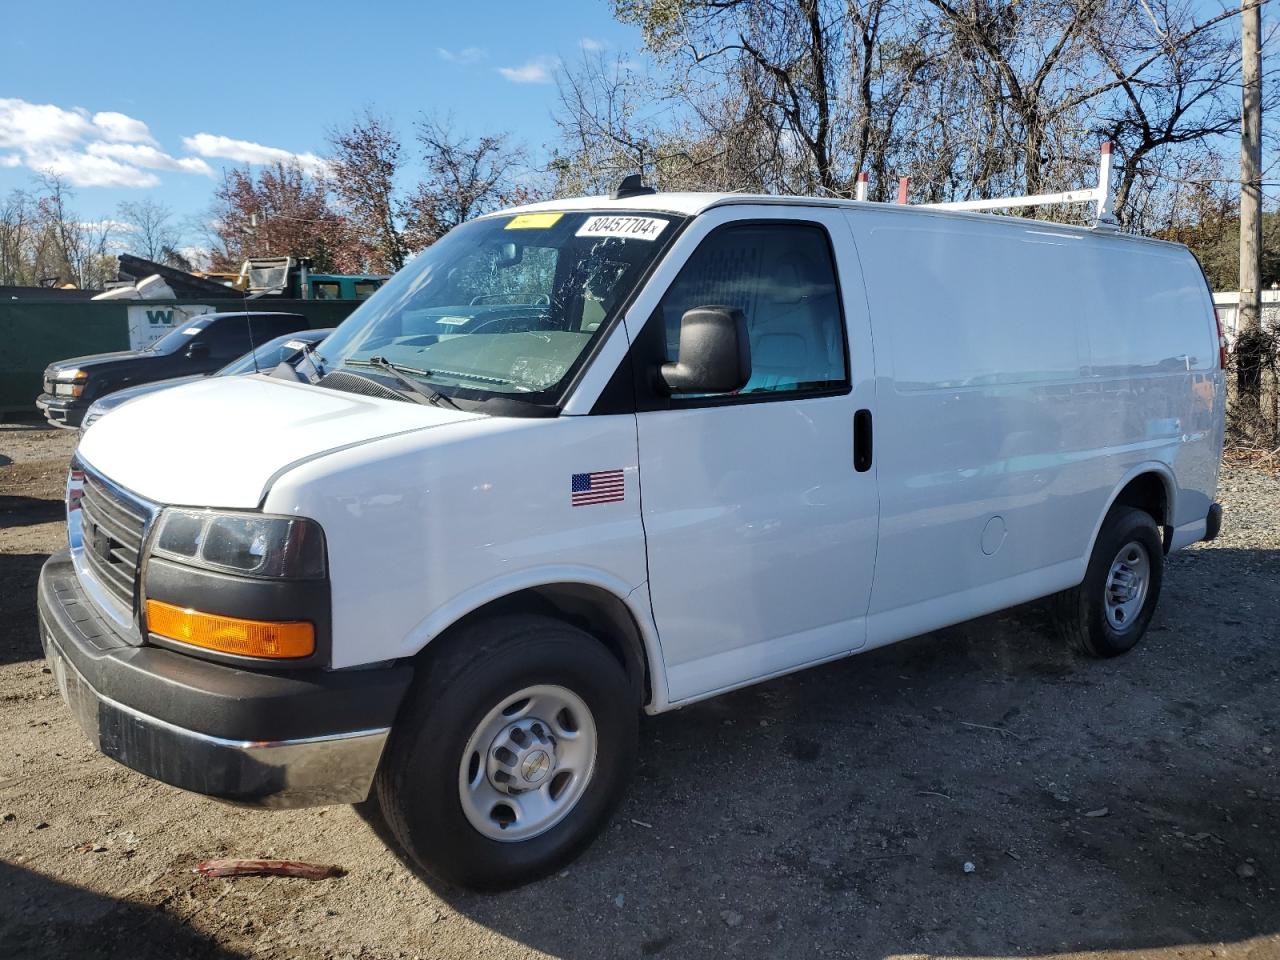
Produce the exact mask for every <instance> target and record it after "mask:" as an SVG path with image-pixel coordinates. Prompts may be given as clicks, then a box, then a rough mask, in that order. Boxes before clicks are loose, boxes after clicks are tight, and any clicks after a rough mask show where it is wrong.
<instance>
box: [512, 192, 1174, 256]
mask: <svg viewBox="0 0 1280 960" xmlns="http://www.w3.org/2000/svg"><path fill="white" fill-rule="evenodd" d="M738 204H768V205H770V206H788V207H844V208H848V209H854V210H857V209H874V210H876V211H878V212H891V213H892V215H893V216H917V217H918V216H933V217H949V218H954V219H961V220H972V221H975V222H979V223H991V222H992V221H997V222H1003V223H1007V224H1009V225H1011V226H1012V225H1019V226H1023V227H1026V226H1030V225H1035V224H1039V225H1043V226H1045V227H1050V228H1052V229H1054V230H1062V231H1070V232H1072V233H1079V234H1083V235H1085V236H1093V237H1114V238H1116V239H1119V240H1129V241H1136V242H1141V243H1155V244H1160V245H1161V246H1167V247H1183V244H1180V243H1172V242H1170V241H1168V240H1157V239H1155V238H1154V237H1144V236H1139V235H1137V234H1132V233H1121V232H1120V231H1118V230H1098V229H1095V228H1093V227H1086V226H1079V225H1076V224H1066V223H1057V222H1055V221H1052V220H1038V219H1033V218H1030V217H1012V216H1008V215H1006V214H998V213H986V212H981V211H975V210H950V209H947V208H946V207H931V206H928V205H926V204H897V203H878V202H874V201H869V200H844V199H838V198H834V197H794V196H779V195H775V194H752V193H648V194H640V195H637V196H633V197H624V198H622V199H620V200H615V199H614V198H613V197H608V196H598V197H571V198H568V199H565V200H543V201H540V202H538V203H528V204H524V205H522V206H519V207H508V208H507V209H505V210H497V211H494V212H493V213H492V214H489V216H506V215H508V214H512V213H533V212H536V211H552V210H562V211H565V212H569V211H574V210H617V211H618V212H620V213H623V212H625V213H644V212H649V213H674V214H679V215H680V216H685V217H691V216H695V215H696V214H699V213H703V212H705V211H707V210H710V209H712V208H713V207H725V206H733V205H738Z"/></svg>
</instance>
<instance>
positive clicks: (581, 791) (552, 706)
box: [376, 616, 639, 889]
mask: <svg viewBox="0 0 1280 960" xmlns="http://www.w3.org/2000/svg"><path fill="white" fill-rule="evenodd" d="M437 642H439V643H441V644H442V647H441V649H440V650H439V651H438V652H437V654H436V656H435V657H429V658H428V660H427V662H426V664H425V666H424V670H423V674H422V676H421V678H420V680H419V681H418V682H417V683H416V685H415V688H414V690H413V691H412V692H411V694H410V701H409V703H408V704H407V706H406V709H405V711H404V712H403V713H402V715H401V717H400V718H399V719H398V720H397V721H396V727H395V730H394V731H393V733H392V739H391V742H390V743H389V745H388V748H387V755H386V756H385V758H384V760H383V763H382V766H381V768H380V770H379V773H378V779H377V787H376V789H377V795H378V801H379V804H380V806H381V808H382V812H383V815H384V816H385V818H386V821H387V824H388V826H389V827H390V828H391V832H392V833H393V834H394V835H395V837H396V839H397V840H398V841H399V842H400V844H401V845H402V846H403V847H404V849H405V850H406V851H407V852H408V853H409V855H410V856H411V857H412V858H413V860H414V861H416V862H417V863H418V865H419V866H421V867H422V868H423V869H424V870H426V871H427V872H428V873H430V874H432V875H433V876H436V877H438V878H440V879H442V880H445V881H448V882H450V883H456V884H459V885H461V886H466V887H471V888H475V889H500V888H503V887H511V886H516V885H518V884H520V883H524V882H526V881H529V880H533V879H535V878H537V877H540V876H544V875H546V874H548V873H550V872H552V871H554V870H555V869H557V868H558V867H560V866H562V865H563V864H565V863H567V862H568V861H569V860H571V859H572V858H573V857H575V856H577V854H578V853H580V852H581V851H582V850H583V849H584V848H585V847H586V846H587V845H588V844H589V843H590V842H591V840H592V839H593V838H594V837H595V835H596V834H597V833H599V831H600V830H601V828H602V827H603V826H604V824H605V821H606V820H607V819H608V817H609V814H610V813H611V812H612V811H613V809H614V807H615V806H616V805H617V803H618V801H619V800H620V799H621V797H622V793H623V790H624V789H625V787H626V783H627V780H628V779H629V777H630V774H631V771H632V768H633V767H634V765H635V754H636V737H637V729H638V721H639V716H638V714H639V704H637V703H636V702H635V697H634V695H633V693H632V691H631V685H630V684H629V683H628V681H627V676H626V673H625V671H624V670H623V668H622V665H621V664H619V663H618V661H617V659H616V658H614V656H613V655H612V654H611V653H610V652H609V651H608V650H607V649H605V648H604V647H603V646H602V645H601V644H600V642H599V641H597V640H596V639H595V638H593V637H591V636H590V635H588V634H586V633H583V632H582V631H581V630H578V629H576V628H574V627H572V626H569V625H568V624H565V623H562V622H560V621H558V620H554V619H552V618H549V617H541V616H507V617H502V618H499V619H494V620H490V621H486V622H482V623H478V624H474V625H472V626H469V627H465V628H463V629H462V630H460V631H459V632H458V633H456V634H454V635H452V636H450V637H447V638H442V640H441V641H437Z"/></svg>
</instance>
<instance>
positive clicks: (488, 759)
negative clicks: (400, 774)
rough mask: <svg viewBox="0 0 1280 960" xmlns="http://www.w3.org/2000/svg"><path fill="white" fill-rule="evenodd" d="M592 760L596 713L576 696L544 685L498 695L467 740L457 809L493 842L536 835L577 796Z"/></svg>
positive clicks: (556, 820) (570, 806)
mask: <svg viewBox="0 0 1280 960" xmlns="http://www.w3.org/2000/svg"><path fill="white" fill-rule="evenodd" d="M595 761H596V725H595V719H594V717H592V715H591V710H590V709H589V708H588V707H587V705H586V703H584V702H583V700H582V698H581V697H579V696H578V695H577V694H575V693H574V692H573V691H571V690H568V689H566V688H564V687H559V686H553V685H549V684H547V685H539V686H534V687H526V688H525V689H523V690H520V691H518V692H516V693H513V694H511V695H510V696H507V697H504V698H503V699H502V701H501V702H499V703H498V705H497V706H495V707H494V708H493V709H492V710H490V711H489V712H488V713H487V714H486V715H485V717H484V719H483V720H481V721H480V723H479V725H478V726H477V727H476V729H475V732H473V733H472V734H471V738H470V739H469V740H468V741H467V747H466V749H465V750H464V751H463V753H462V760H461V764H460V766H459V770H458V795H459V798H460V799H461V801H462V811H463V813H464V814H466V817H467V820H468V821H469V822H470V823H471V825H472V826H473V827H475V828H476V829H477V830H479V831H480V833H482V834H484V835H485V836H486V837H489V838H490V839H492V840H502V841H508V842H509V841H517V840H528V839H530V838H532V837H536V836H538V835H539V834H541V833H545V832H546V831H547V830H550V829H551V828H552V827H554V826H555V825H556V824H557V823H559V822H560V821H561V820H563V819H564V818H565V816H567V815H568V813H569V811H570V810H572V809H573V808H574V806H575V805H576V804H577V802H578V800H580V799H581V797H582V794H583V792H584V791H585V790H586V787H587V784H588V783H589V782H590V780H591V775H592V773H593V772H594V770H595Z"/></svg>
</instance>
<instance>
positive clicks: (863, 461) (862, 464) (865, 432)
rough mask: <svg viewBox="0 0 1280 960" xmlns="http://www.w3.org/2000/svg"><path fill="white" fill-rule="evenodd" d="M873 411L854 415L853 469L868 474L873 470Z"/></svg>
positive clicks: (862, 411) (864, 411)
mask: <svg viewBox="0 0 1280 960" xmlns="http://www.w3.org/2000/svg"><path fill="white" fill-rule="evenodd" d="M871 449H872V434H871V411H870V410H859V411H858V412H857V413H855V414H854V415H853V469H855V470H857V471H858V472H859V473H866V472H867V471H868V470H870V469H871Z"/></svg>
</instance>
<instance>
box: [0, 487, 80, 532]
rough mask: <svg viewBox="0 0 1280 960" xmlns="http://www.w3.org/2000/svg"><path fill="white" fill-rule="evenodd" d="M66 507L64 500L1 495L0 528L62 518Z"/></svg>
mask: <svg viewBox="0 0 1280 960" xmlns="http://www.w3.org/2000/svg"><path fill="white" fill-rule="evenodd" d="M66 509H67V507H66V504H65V503H64V502H63V501H62V500H44V499H41V498H39V497H20V496H7V495H0V530H6V529H9V528H10V527H28V526H33V525H34V524H37V523H51V522H53V521H55V520H61V519H63V518H64V517H65V516H66Z"/></svg>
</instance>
